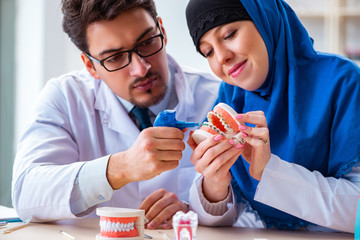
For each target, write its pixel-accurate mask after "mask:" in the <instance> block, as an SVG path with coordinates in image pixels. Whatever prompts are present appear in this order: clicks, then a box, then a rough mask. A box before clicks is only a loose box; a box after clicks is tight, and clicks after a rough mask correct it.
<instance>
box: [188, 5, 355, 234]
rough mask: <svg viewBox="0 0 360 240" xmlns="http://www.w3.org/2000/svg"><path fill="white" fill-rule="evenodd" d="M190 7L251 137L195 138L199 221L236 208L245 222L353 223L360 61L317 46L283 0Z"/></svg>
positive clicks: (215, 221)
mask: <svg viewBox="0 0 360 240" xmlns="http://www.w3.org/2000/svg"><path fill="white" fill-rule="evenodd" d="M186 17H187V22H188V27H189V31H190V34H191V37H192V39H193V41H194V44H195V46H196V49H197V50H198V51H199V52H200V54H202V55H203V56H205V57H206V58H207V60H208V62H209V65H210V67H211V69H212V70H213V72H214V73H215V74H216V75H217V76H218V77H220V78H221V79H222V80H223V81H224V82H223V83H222V85H221V87H220V91H219V97H218V100H217V102H216V103H218V102H224V103H227V104H228V105H230V106H231V107H233V108H234V109H235V110H236V111H237V112H238V113H242V114H238V115H237V117H236V118H237V120H238V122H239V123H244V124H246V126H242V129H241V130H242V132H243V133H242V138H243V139H245V140H246V143H245V144H244V145H241V144H237V145H235V146H234V142H233V141H220V139H221V137H219V136H214V137H213V138H209V139H207V140H205V141H204V142H202V143H200V144H199V145H198V146H197V145H196V143H195V142H194V141H193V140H192V139H190V140H189V141H188V144H189V145H190V146H191V147H192V148H193V150H194V152H193V155H192V157H191V161H192V163H193V164H194V165H195V169H196V170H197V171H198V172H199V173H201V174H202V176H201V177H200V178H199V179H198V180H197V181H196V184H195V185H193V187H192V189H191V193H190V194H191V206H192V208H193V210H195V211H197V212H198V214H199V221H200V223H202V224H207V225H226V224H230V223H231V224H232V223H234V221H235V216H237V217H238V218H237V221H236V223H235V225H240V226H247V227H249V226H250V227H267V228H271V227H275V228H279V229H298V228H305V229H308V230H321V231H328V230H337V231H345V232H354V226H355V213H356V205H357V200H358V196H359V195H360V168H359V167H358V164H359V159H360V158H359V157H360V125H359V124H358V122H359V119H360V70H359V67H357V66H356V65H355V64H354V63H352V62H351V61H349V60H347V59H345V58H343V57H340V56H336V55H332V54H325V53H319V52H316V51H315V50H314V49H313V42H312V39H311V38H310V37H309V35H308V33H307V31H306V30H305V28H304V27H303V26H302V24H301V23H300V21H299V20H298V18H297V16H296V14H295V13H294V12H293V11H292V9H291V8H290V7H289V6H288V5H287V4H286V3H285V2H284V1H282V0H256V1H255V0H190V2H189V4H188V6H187V10H186ZM229 170H230V171H229ZM230 182H231V187H229V186H230ZM232 191H233V193H234V195H235V196H236V200H234V199H235V198H234V199H232V197H231V196H232ZM234 201H237V205H236V206H237V208H235V206H234V205H233V206H232V207H231V208H230V209H228V208H227V204H228V203H231V202H234ZM236 209H237V210H236ZM236 211H237V212H236Z"/></svg>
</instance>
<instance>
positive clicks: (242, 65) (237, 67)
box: [228, 60, 247, 78]
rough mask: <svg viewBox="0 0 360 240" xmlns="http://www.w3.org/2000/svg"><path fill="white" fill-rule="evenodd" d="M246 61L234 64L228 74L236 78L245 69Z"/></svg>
mask: <svg viewBox="0 0 360 240" xmlns="http://www.w3.org/2000/svg"><path fill="white" fill-rule="evenodd" d="M246 62H247V60H245V61H243V62H240V63H238V64H236V65H235V66H233V67H232V68H230V69H229V71H228V74H229V75H230V76H231V77H232V78H236V77H237V76H239V75H240V73H241V72H242V71H243V70H244V68H245V65H246Z"/></svg>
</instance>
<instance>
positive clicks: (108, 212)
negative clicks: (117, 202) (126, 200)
mask: <svg viewBox="0 0 360 240" xmlns="http://www.w3.org/2000/svg"><path fill="white" fill-rule="evenodd" d="M96 214H97V215H98V216H100V234H98V235H96V240H120V239H126V240H140V239H141V240H143V239H144V221H145V211H144V210H138V209H129V208H113V207H101V208H97V209H96Z"/></svg>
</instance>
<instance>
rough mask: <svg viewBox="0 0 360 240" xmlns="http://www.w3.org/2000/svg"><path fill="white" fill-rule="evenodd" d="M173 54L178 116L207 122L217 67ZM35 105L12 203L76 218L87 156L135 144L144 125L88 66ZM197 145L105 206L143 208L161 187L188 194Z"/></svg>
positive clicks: (42, 215)
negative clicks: (192, 65) (191, 65)
mask: <svg viewBox="0 0 360 240" xmlns="http://www.w3.org/2000/svg"><path fill="white" fill-rule="evenodd" d="M168 58H169V65H170V66H171V67H173V68H175V74H174V76H172V79H173V83H174V84H175V89H176V94H177V97H178V100H179V103H178V105H177V106H176V107H175V110H176V112H177V119H178V120H183V121H184V120H185V121H195V122H202V121H203V120H204V118H205V117H206V113H207V112H208V111H209V110H210V109H211V108H212V105H213V103H214V101H215V99H216V97H217V91H218V86H219V83H220V81H219V80H218V79H216V78H215V77H213V76H212V75H210V74H204V73H202V74H201V73H199V72H195V71H189V70H184V69H183V70H184V71H183V70H182V69H180V67H179V66H178V65H177V64H176V62H175V61H174V60H173V59H172V58H171V57H170V56H169V57H168ZM33 112H34V115H33V116H32V119H31V122H30V124H29V126H28V128H27V130H26V132H25V133H24V135H23V136H22V138H21V140H20V142H19V145H18V151H17V155H16V159H15V163H14V170H13V185H12V198H13V205H14V207H15V209H16V210H17V213H18V214H19V216H20V217H22V218H24V217H26V216H30V215H31V216H33V220H35V221H49V220H58V219H66V218H74V217H75V216H74V214H73V213H72V212H71V209H70V204H69V199H70V197H71V193H72V189H73V186H74V181H75V179H77V178H76V177H77V174H78V172H79V170H80V168H81V167H82V165H83V163H84V162H86V161H92V160H97V159H99V158H102V157H106V158H108V156H109V155H110V154H112V153H116V152H119V151H124V150H126V149H128V148H129V147H130V146H132V144H133V143H134V142H135V140H136V139H137V137H138V135H139V130H138V128H137V127H136V125H135V124H134V123H133V122H132V121H131V119H130V118H129V117H128V113H127V112H126V110H125V109H124V108H123V106H122V105H121V104H120V101H119V100H118V99H117V97H116V96H115V94H114V93H113V92H112V91H111V90H110V89H109V88H108V87H107V85H106V84H105V83H104V82H102V81H101V80H96V79H94V78H93V77H91V75H90V74H89V73H88V72H87V71H86V70H85V69H83V70H82V71H79V72H72V73H69V74H66V75H63V76H61V77H59V78H57V79H52V80H50V81H49V82H48V83H47V84H46V86H45V87H44V89H43V90H42V92H41V94H40V96H39V98H38V100H37V102H36V103H35V108H34V111H33ZM188 132H189V131H188ZM188 132H187V134H188ZM186 139H187V136H186ZM186 139H185V141H186ZM191 152H192V151H191V149H190V148H189V147H188V146H187V144H186V149H185V150H184V152H183V159H182V160H181V161H180V165H179V166H178V167H177V168H176V169H174V170H171V171H167V172H164V173H162V174H161V175H159V176H157V177H155V178H153V179H151V180H147V181H141V182H133V183H130V184H127V185H126V186H124V187H122V188H121V189H120V190H117V191H115V193H114V194H113V196H112V198H111V200H110V201H107V202H105V203H103V204H101V205H106V206H117V207H127V208H138V207H139V205H140V204H141V202H142V201H143V199H144V198H145V197H146V196H148V195H149V194H150V193H152V192H154V191H155V190H157V189H159V188H165V189H167V190H168V191H171V192H175V193H176V194H177V195H178V197H179V199H181V200H185V201H188V194H189V188H190V186H191V183H192V181H193V178H194V176H195V170H194V168H193V165H192V164H191V162H190V160H189V157H190V155H191ZM100 174H105V172H102V173H100ZM95 180H96V179H94V181H95ZM93 215H94V213H93Z"/></svg>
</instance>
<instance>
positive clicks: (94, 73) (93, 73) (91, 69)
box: [81, 53, 100, 79]
mask: <svg viewBox="0 0 360 240" xmlns="http://www.w3.org/2000/svg"><path fill="white" fill-rule="evenodd" d="M81 59H82V61H83V63H84V65H85V67H86V69H87V70H88V72H89V73H90V74H91V76H93V78H95V79H100V76H99V75H98V73H97V71H96V69H95V68H94V66H93V63H92V61H91V60H90V58H89V57H88V56H86V54H85V53H81Z"/></svg>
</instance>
